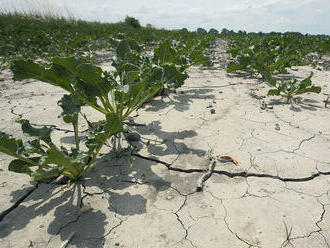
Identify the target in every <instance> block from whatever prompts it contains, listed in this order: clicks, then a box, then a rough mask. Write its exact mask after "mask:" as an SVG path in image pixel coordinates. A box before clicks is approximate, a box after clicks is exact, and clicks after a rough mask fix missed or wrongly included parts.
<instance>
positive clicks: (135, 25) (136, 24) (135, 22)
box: [125, 16, 141, 28]
mask: <svg viewBox="0 0 330 248" xmlns="http://www.w3.org/2000/svg"><path fill="white" fill-rule="evenodd" d="M125 23H126V24H127V25H129V26H131V27H133V28H141V24H140V21H139V20H138V19H136V18H135V17H132V16H126V18H125Z"/></svg>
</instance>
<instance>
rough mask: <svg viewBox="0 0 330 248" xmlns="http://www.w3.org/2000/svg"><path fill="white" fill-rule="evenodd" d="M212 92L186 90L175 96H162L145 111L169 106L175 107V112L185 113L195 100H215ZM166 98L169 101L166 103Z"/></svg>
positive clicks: (210, 90) (146, 107) (207, 90)
mask: <svg viewBox="0 0 330 248" xmlns="http://www.w3.org/2000/svg"><path fill="white" fill-rule="evenodd" d="M212 92H213V90H212V89H205V88H204V89H201V88H198V89H186V90H184V91H183V90H180V91H178V92H177V93H175V94H170V95H169V94H167V95H165V96H161V99H159V98H155V99H153V101H152V104H148V105H144V107H145V111H159V110H162V109H165V108H167V107H169V106H173V108H174V109H175V110H177V111H179V112H183V111H186V110H189V108H190V103H192V102H193V100H196V99H215V95H213V94H211V93H212ZM165 98H166V100H167V101H164V99H165Z"/></svg>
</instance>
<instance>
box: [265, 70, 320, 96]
mask: <svg viewBox="0 0 330 248" xmlns="http://www.w3.org/2000/svg"><path fill="white" fill-rule="evenodd" d="M312 76H313V73H312V72H311V74H310V76H309V77H307V78H305V79H304V80H302V81H300V82H298V81H297V80H296V79H291V80H286V81H284V82H279V81H278V80H276V79H275V78H273V77H271V76H270V75H268V76H266V80H267V82H268V83H269V85H271V86H273V87H274V88H275V89H270V90H269V91H268V93H267V96H282V97H285V98H286V99H287V100H288V102H290V101H291V100H292V98H293V97H295V96H297V95H301V94H304V93H317V94H319V93H320V92H321V87H319V86H315V85H313V84H312V80H311V78H312Z"/></svg>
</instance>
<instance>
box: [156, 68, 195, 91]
mask: <svg viewBox="0 0 330 248" xmlns="http://www.w3.org/2000/svg"><path fill="white" fill-rule="evenodd" d="M163 68H164V73H163V75H162V81H161V83H163V84H164V85H167V86H168V87H169V88H179V87H180V86H182V85H183V83H184V81H185V80H186V79H187V78H188V74H187V73H186V72H180V71H179V70H178V68H177V66H176V65H175V64H166V65H164V66H163Z"/></svg>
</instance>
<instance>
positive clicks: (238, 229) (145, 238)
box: [0, 40, 330, 248]
mask: <svg viewBox="0 0 330 248" xmlns="http://www.w3.org/2000/svg"><path fill="white" fill-rule="evenodd" d="M225 46H226V43H225V42H224V41H221V40H217V41H216V43H215V44H214V46H212V48H211V49H210V51H209V54H210V56H211V57H212V59H213V60H214V62H216V63H215V65H214V66H213V67H212V68H198V67H195V68H192V69H190V71H189V75H190V78H189V79H188V80H187V81H186V84H185V85H184V86H183V87H182V88H181V89H179V90H178V91H177V93H173V94H170V95H169V96H168V97H157V98H156V99H155V100H154V101H153V102H152V103H150V104H148V105H145V106H144V108H143V109H140V110H139V111H138V113H135V117H134V120H135V122H136V123H144V124H146V126H145V127H136V128H135V132H138V133H139V134H141V135H142V137H143V138H144V140H145V141H146V139H150V140H152V141H151V145H150V146H148V147H146V146H144V147H143V146H141V147H140V148H141V150H140V151H139V153H138V155H137V156H135V157H134V164H133V166H132V167H130V166H129V165H128V161H127V158H125V157H122V158H114V157H113V155H111V154H110V155H106V156H104V157H102V158H100V159H99V160H98V162H97V164H96V165H95V166H94V167H93V169H92V170H91V171H90V172H89V173H88V174H87V175H86V177H85V178H84V180H82V181H81V182H79V183H77V184H75V185H71V186H64V185H52V184H34V183H31V182H30V180H29V178H28V177H27V176H24V175H19V174H14V173H10V172H8V171H7V169H6V167H7V165H8V162H9V161H10V159H11V158H9V157H7V156H5V155H3V154H0V161H1V171H0V200H1V204H0V216H1V220H0V247H4V248H7V247H8V248H9V247H15V248H16V247H17V248H21V247H22V248H27V247H33V248H35V247H47V248H53V247H54V248H55V247H56V248H59V247H61V245H63V244H64V243H65V241H68V240H69V239H70V237H72V235H71V234H72V233H74V236H73V237H72V239H70V242H69V243H68V244H67V247H79V248H81V247H86V248H87V247H88V248H92V247H127V248H137V247H141V248H142V247H143V248H149V247H150V248H155V247H160V248H167V247H168V248H174V247H178V248H179V247H184V248H192V247H198V248H203V247H205V248H212V247H214V248H215V247H216V248H221V247H223V248H228V247H230V248H235V247H237V248H238V247H239V248H240V247H265V248H272V247H290V245H294V246H295V247H299V248H304V247H306V248H310V247H313V248H314V247H315V248H317V247H329V245H330V156H329V155H330V125H329V123H330V109H329V108H325V106H324V103H323V100H324V99H325V96H324V95H323V94H319V95H316V94H307V95H303V96H302V98H301V99H300V101H299V103H296V104H294V105H290V104H286V103H284V102H283V101H281V100H280V99H279V98H278V97H267V98H265V97H264V96H265V95H266V92H267V90H268V86H267V85H266V84H264V83H261V82H260V80H258V79H254V78H251V77H249V76H248V75H244V74H232V75H228V74H227V73H226V72H225V64H226V61H227V60H228V59H229V56H228V55H226V54H225ZM100 61H101V62H102V59H100ZM101 66H103V67H104V68H107V67H108V66H109V61H105V62H104V63H103V64H102V63H101ZM319 67H320V68H319V69H320V70H317V69H312V68H311V67H299V68H298V67H297V68H293V70H292V73H293V74H294V75H295V76H296V77H298V78H303V77H305V76H308V75H309V73H310V71H313V72H314V76H313V82H314V83H315V84H316V85H319V86H322V88H323V93H330V81H329V78H330V71H328V70H327V69H328V68H323V69H322V64H320V66H319ZM0 80H1V82H0V87H1V88H0V89H1V90H0V106H1V108H0V119H1V122H0V125H1V126H0V128H1V130H3V131H5V132H7V133H10V134H14V136H16V137H22V135H21V132H20V128H19V126H18V124H16V123H13V122H12V121H13V120H14V119H16V118H19V117H22V118H26V119H29V120H31V123H34V124H54V125H56V128H57V130H55V131H54V134H53V137H54V139H55V141H56V142H57V143H62V144H64V145H68V144H70V143H72V141H73V138H72V133H67V132H65V130H67V129H70V126H68V125H67V124H65V123H63V122H62V120H61V119H60V118H57V116H58V114H59V113H60V110H59V107H57V105H56V102H57V101H58V100H59V99H60V98H61V96H62V94H63V91H62V90H60V89H57V88H55V87H52V86H49V85H46V84H43V83H41V82H36V81H32V80H29V81H24V82H13V81H12V79H11V73H10V72H9V71H4V72H3V73H2V74H1V75H0ZM212 109H213V110H214V111H215V113H214V114H212V113H211V112H213V110H212ZM85 111H89V112H88V113H89V115H93V112H91V111H90V110H85ZM94 117H95V120H98V119H99V118H101V116H99V115H97V114H95V115H94ZM68 136H69V137H68ZM162 141H165V142H162ZM136 145H137V146H139V145H140V144H136ZM210 149H212V150H213V152H214V155H218V154H219V155H228V156H232V157H233V158H234V159H236V160H237V161H238V165H235V164H234V163H232V162H224V161H217V163H216V166H215V168H214V172H213V174H212V175H211V177H210V178H209V179H208V180H207V181H206V182H205V185H204V188H203V191H202V192H196V187H197V185H198V182H199V179H200V178H201V177H202V176H203V174H205V173H206V170H207V169H208V168H209V165H210V161H209V160H208V157H207V154H208V151H209V150H210ZM167 167H170V168H171V169H168V168H167Z"/></svg>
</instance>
